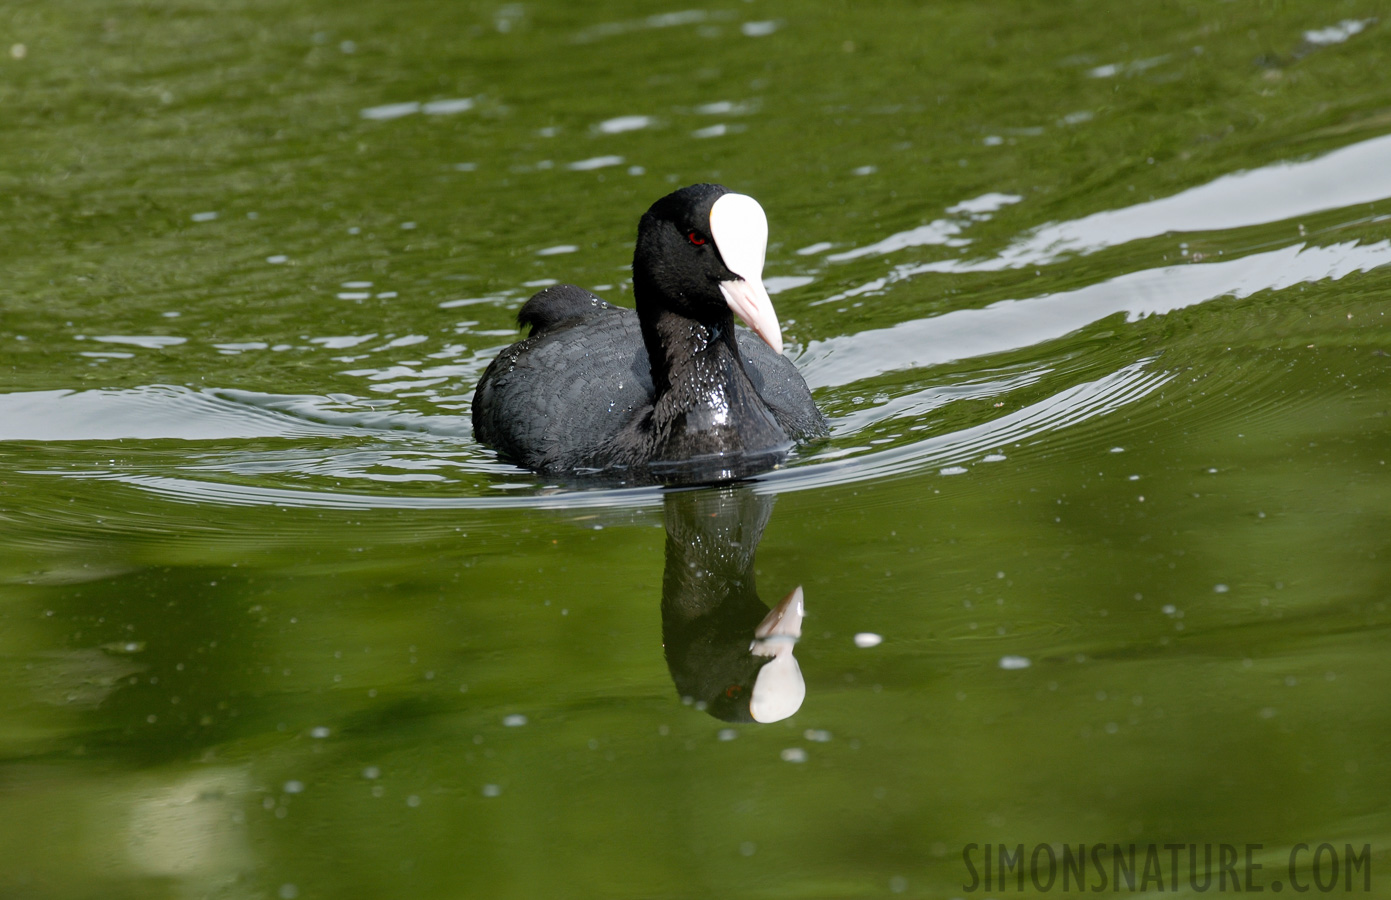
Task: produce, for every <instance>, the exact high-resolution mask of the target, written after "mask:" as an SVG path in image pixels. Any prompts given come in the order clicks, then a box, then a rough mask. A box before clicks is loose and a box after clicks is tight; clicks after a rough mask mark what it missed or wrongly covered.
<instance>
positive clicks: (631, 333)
mask: <svg viewBox="0 0 1391 900" xmlns="http://www.w3.org/2000/svg"><path fill="white" fill-rule="evenodd" d="M767 240H768V221H767V218H766V217H765V216H764V213H763V208H762V207H760V206H759V205H758V202H757V201H755V200H754V199H753V198H752V197H748V196H746V195H744V194H736V193H733V192H731V191H729V190H728V189H727V188H725V187H722V186H720V185H717V184H696V185H691V186H690V187H685V188H682V189H681V190H679V191H676V192H674V193H671V194H668V195H667V196H665V197H663V198H662V199H660V200H658V201H657V202H656V203H654V204H652V207H651V209H649V210H648V211H647V213H646V214H645V215H643V217H642V220H641V221H640V222H639V223H638V238H637V248H636V250H635V251H634V253H633V297H634V299H635V300H636V305H637V309H636V311H634V310H628V309H622V308H620V307H616V306H612V305H610V304H608V303H605V302H604V301H603V300H600V299H599V298H598V297H596V296H594V295H593V294H591V293H589V292H588V291H586V290H584V289H582V288H578V287H575V286H574V285H569V284H565V285H557V286H554V287H549V288H546V289H545V290H543V291H541V292H540V293H538V294H536V295H535V296H534V297H532V298H531V299H530V300H528V301H527V302H526V304H525V305H523V306H522V308H521V311H520V312H519V313H518V314H517V321H518V322H519V323H520V324H521V325H522V326H523V327H528V326H529V327H530V329H531V331H530V335H529V336H528V337H527V338H526V339H525V340H523V341H520V342H518V343H516V344H513V345H512V346H510V347H508V348H507V349H505V350H503V351H502V352H501V353H500V354H498V356H497V358H496V359H495V360H493V362H492V364H491V365H489V366H488V370H487V371H486V372H484V373H483V378H482V380H481V381H479V383H478V389H477V390H476V391H475V392H474V395H473V429H474V435H475V436H476V437H477V438H478V440H480V441H482V442H483V443H484V444H487V445H489V446H491V447H493V448H494V449H496V450H497V451H498V454H499V455H500V456H501V457H502V458H504V459H507V460H510V461H512V462H515V463H517V464H519V465H522V466H526V467H527V468H531V469H535V470H537V471H541V472H548V473H577V474H587V473H597V472H602V473H607V474H610V475H614V476H618V477H621V478H625V479H632V480H661V481H669V482H670V481H712V480H723V479H728V478H738V477H743V476H745V475H748V474H752V473H754V472H757V471H761V470H764V469H768V468H771V467H773V466H776V465H777V464H778V463H780V462H781V461H783V460H784V459H786V457H787V454H788V452H789V450H790V449H791V447H792V445H793V444H794V442H796V441H803V440H807V439H810V438H814V437H818V436H820V435H824V434H825V433H826V419H825V417H824V416H822V414H821V411H820V410H818V409H817V408H816V404H815V403H814V402H813V401H812V399H811V393H810V391H808V390H807V385H806V382H805V381H803V380H802V377H801V375H799V374H798V373H797V369H796V367H795V366H793V364H792V362H791V361H790V360H788V359H787V358H786V357H784V356H783V355H782V332H781V330H780V328H779V326H778V320H777V317H776V315H774V313H773V304H772V301H771V300H770V299H769V298H768V292H767V290H766V289H765V288H764V286H763V259H764V253H765V251H766V248H767ZM735 314H737V315H738V316H739V318H741V319H742V320H743V321H744V322H745V323H747V324H748V326H749V327H750V328H751V329H753V333H752V334H750V333H748V332H745V331H743V330H742V329H740V330H736V329H735V327H734V315H735Z"/></svg>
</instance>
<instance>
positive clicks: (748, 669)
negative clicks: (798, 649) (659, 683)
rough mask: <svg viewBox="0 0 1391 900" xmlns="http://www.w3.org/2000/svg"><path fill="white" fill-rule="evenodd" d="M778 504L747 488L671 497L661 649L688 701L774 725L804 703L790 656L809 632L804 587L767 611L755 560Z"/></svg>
mask: <svg viewBox="0 0 1391 900" xmlns="http://www.w3.org/2000/svg"><path fill="white" fill-rule="evenodd" d="M773 499H774V498H773V497H771V496H759V495H757V494H755V493H754V492H753V491H752V490H750V489H749V487H748V486H747V485H733V486H728V487H720V488H709V489H705V490H691V491H671V492H668V493H667V494H666V497H665V503H666V508H665V513H666V529H667V544H666V571H665V573H664V574H663V576H662V643H663V645H664V646H665V647H666V657H667V667H668V668H670V670H671V678H672V680H673V681H674V682H675V683H676V690H677V692H678V693H679V694H680V695H681V696H682V697H683V698H690V699H691V700H693V701H694V702H695V703H696V705H697V706H698V707H699V708H702V709H704V710H705V711H706V712H708V713H710V715H712V716H714V717H716V718H718V719H723V720H725V721H727V722H776V721H779V720H780V719H785V718H787V717H788V716H790V715H792V714H793V713H795V712H796V711H797V710H798V709H799V708H800V707H801V705H802V700H803V698H804V697H805V696H806V683H805V682H804V681H803V680H802V671H801V669H800V668H799V667H798V665H797V660H796V658H795V657H793V655H792V649H793V645H794V644H795V643H796V642H797V638H798V637H800V636H801V633H802V588H801V586H798V587H797V588H795V589H794V590H793V591H792V592H791V593H789V594H788V595H787V596H786V597H784V598H783V600H782V601H781V602H780V603H778V605H777V606H776V607H774V608H773V609H772V610H769V608H768V607H767V605H765V604H764V603H763V601H762V600H760V599H758V592H757V590H756V589H755V587H754V572H753V558H754V551H756V550H757V549H758V542H759V540H760V539H761V538H762V537H763V528H764V526H766V525H767V524H768V518H769V516H770V515H771V514H772V512H773Z"/></svg>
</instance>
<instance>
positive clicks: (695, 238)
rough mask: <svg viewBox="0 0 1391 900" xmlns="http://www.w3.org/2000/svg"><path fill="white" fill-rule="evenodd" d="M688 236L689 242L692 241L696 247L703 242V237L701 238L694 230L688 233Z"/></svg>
mask: <svg viewBox="0 0 1391 900" xmlns="http://www.w3.org/2000/svg"><path fill="white" fill-rule="evenodd" d="M688 237H690V239H691V243H692V244H695V245H696V246H697V247H699V246H700V245H701V244H703V243H705V238H703V237H701V236H700V235H698V234H696V233H695V232H694V231H692V232H691V233H690V235H688Z"/></svg>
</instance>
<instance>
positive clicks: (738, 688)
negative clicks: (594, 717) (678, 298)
mask: <svg viewBox="0 0 1391 900" xmlns="http://www.w3.org/2000/svg"><path fill="white" fill-rule="evenodd" d="M701 243H702V244H703V243H705V242H704V241H701ZM743 692H744V686H743V685H742V684H731V685H730V686H729V687H727V688H725V689H724V695H725V696H726V697H728V698H729V699H731V700H733V699H734V698H735V697H738V696H739V695H740V694H742V693H743Z"/></svg>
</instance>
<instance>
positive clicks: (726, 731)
mask: <svg viewBox="0 0 1391 900" xmlns="http://www.w3.org/2000/svg"><path fill="white" fill-rule="evenodd" d="M738 736H739V732H737V731H735V730H734V729H733V728H721V729H720V733H719V734H718V735H716V737H718V738H719V739H720V740H722V741H732V740H734V739H735V738H737V737H738Z"/></svg>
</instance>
